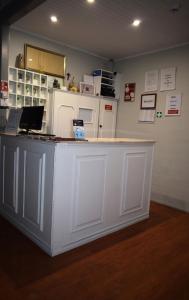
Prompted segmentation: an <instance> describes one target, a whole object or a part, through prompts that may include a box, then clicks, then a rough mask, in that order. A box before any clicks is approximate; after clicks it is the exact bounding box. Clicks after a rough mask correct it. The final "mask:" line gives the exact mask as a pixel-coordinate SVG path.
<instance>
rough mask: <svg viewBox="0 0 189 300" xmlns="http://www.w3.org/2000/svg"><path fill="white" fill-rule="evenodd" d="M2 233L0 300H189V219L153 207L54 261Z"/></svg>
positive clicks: (8, 231)
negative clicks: (126, 225)
mask: <svg viewBox="0 0 189 300" xmlns="http://www.w3.org/2000/svg"><path fill="white" fill-rule="evenodd" d="M0 228H1V230H0V299H1V300H9V299H14V300H17V299H22V300H25V299H29V300H37V299H40V300H48V299H52V300H56V299H62V300H75V299H77V300H86V299H87V300H101V299H102V300H120V299H124V300H135V299H137V300H144V299H145V300H156V299H159V300H160V299H161V300H164V299H166V300H175V299H177V300H183V299H184V300H188V299H189V214H186V213H183V212H180V211H177V210H174V209H171V208H168V207H166V206H162V205H159V204H155V203H152V205H151V214H150V218H149V219H148V220H146V221H143V222H140V223H138V224H136V225H133V226H130V227H129V228H126V229H124V230H121V231H119V232H117V233H114V234H111V235H109V236H108V237H105V238H102V239H99V240H97V241H95V242H92V243H90V244H88V245H85V246H82V247H80V248H77V249H74V250H72V251H69V252H67V253H65V254H62V255H59V256H57V257H55V258H50V257H48V256H47V255H46V254H45V253H43V252H42V251H41V250H40V249H39V248H38V247H37V246H35V245H34V244H33V243H32V242H31V241H30V240H28V239H27V238H26V237H25V236H23V235H22V234H21V233H20V232H19V231H17V230H16V229H15V228H14V227H12V225H10V224H9V223H7V222H6V221H5V220H3V219H2V218H0Z"/></svg>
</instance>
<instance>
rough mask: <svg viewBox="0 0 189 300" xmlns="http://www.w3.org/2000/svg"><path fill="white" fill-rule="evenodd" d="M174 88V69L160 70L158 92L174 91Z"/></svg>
mask: <svg viewBox="0 0 189 300" xmlns="http://www.w3.org/2000/svg"><path fill="white" fill-rule="evenodd" d="M175 88H176V68H175V67H174V68H168V69H162V70H161V76H160V91H168V90H175Z"/></svg>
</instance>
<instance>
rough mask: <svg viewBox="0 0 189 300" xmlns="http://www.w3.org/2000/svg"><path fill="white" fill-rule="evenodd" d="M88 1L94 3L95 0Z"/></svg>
mask: <svg viewBox="0 0 189 300" xmlns="http://www.w3.org/2000/svg"><path fill="white" fill-rule="evenodd" d="M87 2H88V3H94V2H95V0H87Z"/></svg>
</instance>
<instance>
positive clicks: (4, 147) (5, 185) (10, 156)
mask: <svg viewBox="0 0 189 300" xmlns="http://www.w3.org/2000/svg"><path fill="white" fill-rule="evenodd" d="M0 152H1V162H0V166H1V169H0V194H1V195H0V199H1V206H2V207H3V209H4V210H5V211H6V212H7V213H8V215H12V216H14V214H17V213H18V176H19V173H18V172H19V170H18V162H19V147H17V146H16V145H15V143H14V142H13V141H12V140H9V139H7V138H2V139H1V151H0Z"/></svg>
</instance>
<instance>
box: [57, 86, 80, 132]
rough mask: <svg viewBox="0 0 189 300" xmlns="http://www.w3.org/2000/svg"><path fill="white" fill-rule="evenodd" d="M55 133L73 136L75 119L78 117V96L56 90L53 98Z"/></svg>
mask: <svg viewBox="0 0 189 300" xmlns="http://www.w3.org/2000/svg"><path fill="white" fill-rule="evenodd" d="M53 102H54V103H53V126H52V128H53V130H52V132H53V134H55V135H57V136H59V137H65V138H67V137H73V119H76V118H77V96H76V95H73V94H68V93H63V92H61V91H60V92H59V91H56V92H55V93H54V99H53Z"/></svg>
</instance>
